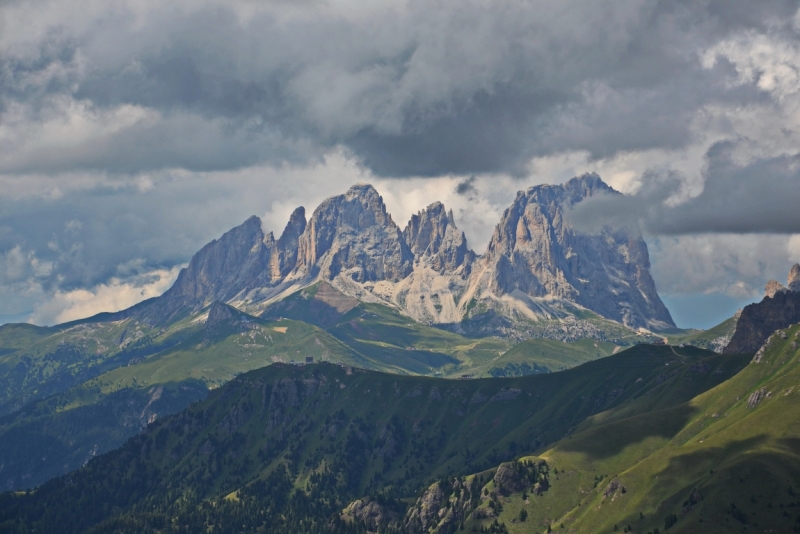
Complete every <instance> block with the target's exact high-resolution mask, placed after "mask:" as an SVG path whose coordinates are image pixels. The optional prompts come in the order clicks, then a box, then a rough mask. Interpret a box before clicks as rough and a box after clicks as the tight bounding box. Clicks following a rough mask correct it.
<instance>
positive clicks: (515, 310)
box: [115, 175, 800, 337]
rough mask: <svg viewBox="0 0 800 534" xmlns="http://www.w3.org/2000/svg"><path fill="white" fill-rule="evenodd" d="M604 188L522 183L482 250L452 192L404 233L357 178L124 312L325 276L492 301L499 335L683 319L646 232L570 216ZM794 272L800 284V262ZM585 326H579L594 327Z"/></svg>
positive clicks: (389, 296) (360, 289)
mask: <svg viewBox="0 0 800 534" xmlns="http://www.w3.org/2000/svg"><path fill="white" fill-rule="evenodd" d="M601 193H602V194H618V193H616V192H615V191H614V190H613V189H611V188H610V187H609V186H607V185H606V184H605V183H604V182H603V181H602V180H601V179H600V178H599V177H598V176H596V175H586V176H583V177H581V178H574V179H572V180H570V181H569V182H567V183H566V184H563V185H555V186H551V185H542V186H537V187H532V188H530V189H528V190H527V191H522V192H519V193H518V194H517V197H516V199H515V201H514V203H513V204H512V205H511V206H510V207H509V208H508V209H507V210H506V211H505V213H504V214H503V218H502V220H501V221H500V223H499V224H498V225H497V227H496V229H495V232H494V235H493V237H492V240H491V242H490V244H489V247H488V249H487V251H486V254H485V255H484V256H482V257H477V256H476V255H475V253H474V252H473V251H472V250H470V249H469V247H468V246H467V240H466V238H465V236H464V233H463V232H461V231H460V230H459V229H458V227H457V226H456V223H455V220H454V217H453V213H452V211H450V212H448V211H447V210H446V209H445V207H444V206H443V205H442V204H441V203H440V202H435V203H433V204H431V205H429V206H428V207H427V208H426V209H424V210H422V211H420V212H419V213H417V214H415V215H413V216H412V217H411V220H410V221H409V223H408V225H407V226H406V228H405V230H403V231H402V232H401V231H400V229H399V228H398V227H397V225H396V224H395V223H394V221H393V220H392V217H391V216H390V215H389V214H388V213H387V210H386V205H385V204H384V202H383V199H382V198H381V196H380V195H379V194H378V192H377V191H376V190H375V188H373V187H372V186H371V185H368V184H357V185H355V186H353V187H352V188H350V189H349V190H348V191H347V192H346V193H345V194H343V195H338V196H334V197H331V198H329V199H327V200H325V201H324V202H322V204H320V205H319V207H317V209H316V210H314V213H313V214H312V216H311V218H310V220H308V222H306V214H305V210H304V208H302V207H300V208H298V209H297V210H295V211H294V213H292V215H291V217H290V220H289V222H288V224H287V225H286V228H285V229H284V231H283V233H282V234H281V237H280V238H279V239H277V240H275V238H274V236H273V235H272V233H269V234H265V233H264V231H263V230H262V227H261V221H260V220H259V219H258V218H257V217H251V218H250V219H248V220H247V221H245V222H244V223H243V224H242V225H240V226H238V227H236V228H234V229H232V230H230V231H229V232H227V233H225V234H224V235H223V236H222V237H220V238H219V239H218V240H214V241H212V242H211V243H209V244H207V245H206V246H205V247H203V248H202V249H201V250H200V251H199V252H198V253H197V254H195V256H194V257H193V258H192V260H191V262H190V263H189V265H188V267H186V268H185V269H184V270H182V271H181V273H180V275H179V276H178V280H177V281H176V282H175V284H174V285H173V287H171V288H170V289H169V290H168V291H167V292H166V293H165V294H164V295H162V296H161V297H159V298H156V299H152V301H151V302H147V303H141V304H140V305H137V307H136V308H132V309H130V310H125V311H123V312H119V313H117V314H116V315H115V317H116V316H121V315H124V314H128V315H131V314H134V315H137V316H138V317H139V318H140V319H143V320H145V321H148V322H150V323H154V324H161V323H166V322H169V321H171V320H174V319H176V318H178V317H181V316H183V315H185V314H189V313H193V312H196V311H199V310H201V309H203V308H204V307H205V306H208V305H209V304H211V303H212V302H214V301H220V302H225V303H228V304H233V305H234V306H236V307H240V308H242V309H246V310H247V311H248V312H249V313H262V312H263V311H264V309H265V307H266V306H268V305H270V304H271V303H273V302H276V301H278V300H280V299H282V298H284V297H286V296H288V295H290V294H292V293H294V292H296V291H298V290H301V289H303V288H305V287H308V286H310V285H312V284H317V283H319V282H325V283H329V284H330V286H331V288H332V290H335V292H339V293H341V294H343V295H346V296H347V297H351V298H354V299H358V301H361V302H377V303H383V304H387V305H389V306H394V307H395V308H397V309H400V310H402V311H403V312H404V313H406V314H407V315H408V316H410V317H411V318H413V319H415V320H417V321H419V322H423V323H429V324H448V325H455V328H458V327H460V326H459V325H461V324H467V322H462V321H463V320H464V319H467V320H469V319H471V318H473V316H479V315H480V314H482V313H484V312H485V311H487V310H489V311H492V312H495V315H494V316H493V317H489V318H488V319H487V320H483V318H481V320H480V321H477V322H476V324H477V323H480V324H481V325H483V326H482V327H481V328H484V327H485V328H488V329H490V330H491V332H489V333H492V334H500V335H505V334H509V335H510V334H513V333H514V332H515V330H514V329H515V328H517V327H518V326H519V325H523V323H524V321H527V320H528V319H533V320H538V319H541V318H558V319H562V320H568V319H574V316H573V315H571V314H573V313H574V312H575V310H576V308H585V309H588V310H591V311H593V312H595V313H597V314H598V315H600V316H603V317H605V318H608V319H612V320H615V321H619V322H620V323H622V324H624V325H627V326H629V327H632V328H636V327H649V328H659V327H666V326H674V323H673V322H672V318H671V317H670V315H669V312H668V311H667V309H666V307H665V306H664V304H663V303H662V302H661V299H660V298H659V296H658V294H657V292H656V288H655V284H654V282H653V280H652V278H651V276H650V272H649V269H650V262H649V257H648V252H647V246H646V244H645V242H644V240H643V239H642V238H641V236H640V235H638V234H631V233H630V232H623V231H611V230H605V229H600V230H598V231H597V232H596V233H591V234H587V233H581V232H579V231H577V230H575V229H574V228H573V227H572V226H571V225H570V223H569V222H568V221H567V220H566V219H565V212H566V210H568V209H569V208H570V207H571V206H573V205H575V204H576V203H578V202H582V201H583V200H584V199H586V198H589V197H591V196H593V195H596V194H601ZM793 272H794V271H793ZM790 278H792V277H791V276H790ZM792 283H794V284H795V285H799V284H800V266H797V269H796V272H795V274H794V278H792V279H791V280H790V284H792ZM326 288H327V286H326ZM331 288H328V289H331ZM576 305H577V306H576ZM520 319H522V320H520ZM584 322H585V321H584ZM581 328H583V327H581ZM581 328H578V327H577V326H570V329H571V330H570V332H572V333H575V332H579V331H580V332H581V336H582V337H587V336H588V337H592V335H591V334H590V333H584V330H586V328H583V329H581ZM587 328H588V327H587ZM559 332H561V330H559ZM587 332H588V331H587ZM545 335H547V334H545ZM576 335H577V334H576Z"/></svg>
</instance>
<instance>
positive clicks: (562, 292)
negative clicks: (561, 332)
mask: <svg viewBox="0 0 800 534" xmlns="http://www.w3.org/2000/svg"><path fill="white" fill-rule="evenodd" d="M599 191H602V192H604V193H611V194H619V193H617V192H616V191H615V190H614V189H612V188H611V187H609V186H608V185H607V184H605V182H603V181H602V180H601V179H600V177H598V176H597V175H595V174H587V175H584V176H582V177H580V178H573V179H572V180H569V181H568V182H567V183H565V184H563V185H540V186H535V187H531V188H529V189H528V190H527V191H520V192H518V193H517V197H516V198H515V199H514V202H513V203H512V205H511V206H510V207H509V208H508V209H507V210H506V211H505V212H504V213H503V216H502V219H501V221H500V223H499V224H498V225H497V227H496V228H495V231H494V233H493V235H492V239H491V241H490V242H489V246H488V248H487V252H486V254H485V255H484V257H483V258H482V259H481V260H480V261H481V266H480V267H479V268H476V269H474V272H475V276H474V278H473V280H471V286H472V288H471V289H470V291H469V292H470V295H471V296H473V297H474V298H481V296H482V295H486V294H487V293H488V294H489V295H490V296H495V297H503V296H506V295H508V296H511V297H514V296H517V297H518V299H517V300H520V299H521V300H524V298H525V297H528V298H529V299H537V298H538V299H548V298H549V299H561V300H564V301H570V302H574V303H576V304H579V305H580V306H583V307H585V308H587V309H589V310H592V311H595V312H597V313H598V314H600V315H602V316H604V317H608V318H611V319H614V320H616V321H619V322H621V323H623V324H625V325H627V326H630V327H648V328H656V329H658V328H661V327H667V326H674V323H673V321H672V317H671V316H670V314H669V311H668V310H667V308H666V306H664V304H663V303H662V302H661V299H660V298H659V296H658V293H657V292H656V287H655V283H654V281H653V279H652V277H651V276H650V259H649V256H648V253H647V245H646V244H645V242H644V240H643V239H642V238H641V236H638V235H629V234H627V233H625V232H622V231H618V232H613V233H612V232H610V231H608V230H604V231H602V232H600V233H599V234H595V235H589V234H583V233H580V232H578V231H576V230H574V229H573V228H572V227H571V226H570V225H569V223H568V222H567V221H566V220H565V218H564V209H565V208H566V207H568V206H571V205H573V204H575V203H578V202H581V201H582V200H583V199H585V198H588V197H591V196H593V195H594V194H596V193H597V192H599ZM544 304H545V303H542V306H539V307H540V308H541V307H543V306H544ZM536 305H537V303H536V301H532V302H531V305H530V306H528V309H529V310H531V311H532V312H534V313H535V312H536V309H535V307H536ZM497 306H500V307H503V306H505V305H504V304H498V305H497ZM518 309H519V308H518ZM522 311H523V312H524V311H525V310H524V309H523V310H522ZM542 313H545V314H546V313H548V311H546V310H543V312H542ZM552 313H557V311H553V312H552Z"/></svg>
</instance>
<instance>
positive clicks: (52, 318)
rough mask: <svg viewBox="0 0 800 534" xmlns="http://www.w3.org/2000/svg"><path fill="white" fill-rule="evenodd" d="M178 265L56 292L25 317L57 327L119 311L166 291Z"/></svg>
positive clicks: (176, 272) (177, 270)
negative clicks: (130, 277)
mask: <svg viewBox="0 0 800 534" xmlns="http://www.w3.org/2000/svg"><path fill="white" fill-rule="evenodd" d="M180 268H181V266H176V267H173V268H172V269H161V270H157V271H150V272H147V273H143V274H141V275H138V276H137V277H135V278H132V279H127V280H124V281H123V280H121V279H119V278H112V279H111V280H109V282H108V283H104V284H99V285H97V286H94V287H92V288H90V289H74V290H72V291H56V292H55V294H54V295H53V296H52V297H51V298H50V299H49V300H48V301H46V302H44V303H41V304H39V305H37V306H36V307H35V309H34V311H33V314H32V315H31V316H30V317H29V318H28V320H29V321H30V322H33V323H34V324H45V325H52V324H59V323H65V322H69V321H74V320H76V319H83V318H84V317H91V316H92V315H95V314H98V313H100V312H107V311H111V312H114V311H119V310H124V309H125V308H129V307H130V306H133V305H134V304H136V303H137V302H141V301H142V300H145V299H148V298H152V297H157V296H159V295H161V294H162V293H163V292H164V291H166V290H167V289H168V288H169V287H170V286H171V285H172V283H173V282H174V281H175V279H176V278H177V277H178V272H179V271H180Z"/></svg>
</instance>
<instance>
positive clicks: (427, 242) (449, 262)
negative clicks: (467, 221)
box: [403, 202, 475, 274]
mask: <svg viewBox="0 0 800 534" xmlns="http://www.w3.org/2000/svg"><path fill="white" fill-rule="evenodd" d="M403 238H404V239H405V240H406V243H407V244H408V247H409V249H410V250H411V253H412V254H414V256H415V258H416V259H417V261H420V260H422V259H423V258H426V259H428V260H429V263H430V266H431V268H432V269H434V270H435V271H437V272H439V273H441V274H444V273H445V272H455V271H456V270H457V269H458V268H459V267H461V266H462V265H464V264H465V263H467V264H468V263H471V262H472V261H473V260H474V258H475V253H474V252H472V250H470V249H469V248H468V247H467V238H466V236H465V235H464V232H461V231H459V229H458V227H457V226H456V222H455V218H454V217H453V211H452V210H450V211H449V212H448V211H446V210H445V207H444V204H442V203H441V202H434V203H433V204H431V205H430V206H428V207H427V208H425V209H424V210H421V211H420V212H419V213H417V214H415V215H412V216H411V219H410V220H409V221H408V225H406V228H405V230H403Z"/></svg>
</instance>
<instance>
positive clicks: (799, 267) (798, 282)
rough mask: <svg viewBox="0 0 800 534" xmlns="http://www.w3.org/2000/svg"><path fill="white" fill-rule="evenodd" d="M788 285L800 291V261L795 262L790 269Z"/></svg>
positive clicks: (793, 289)
mask: <svg viewBox="0 0 800 534" xmlns="http://www.w3.org/2000/svg"><path fill="white" fill-rule="evenodd" d="M786 285H787V286H789V289H791V290H792V291H800V263H795V264H794V265H792V268H791V269H790V270H789V277H788V279H787V280H786Z"/></svg>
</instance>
